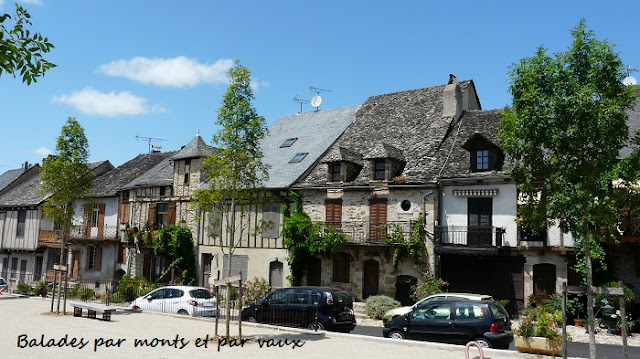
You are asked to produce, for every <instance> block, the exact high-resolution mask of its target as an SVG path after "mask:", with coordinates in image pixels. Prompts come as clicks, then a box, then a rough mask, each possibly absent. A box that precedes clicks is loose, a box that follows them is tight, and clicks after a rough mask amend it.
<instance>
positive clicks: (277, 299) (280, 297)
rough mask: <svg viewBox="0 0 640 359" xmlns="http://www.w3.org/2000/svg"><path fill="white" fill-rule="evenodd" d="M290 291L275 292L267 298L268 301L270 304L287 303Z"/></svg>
mask: <svg viewBox="0 0 640 359" xmlns="http://www.w3.org/2000/svg"><path fill="white" fill-rule="evenodd" d="M288 297H289V293H285V292H275V293H273V294H272V295H271V296H270V297H269V298H267V303H269V304H287V300H288V299H289V298H288Z"/></svg>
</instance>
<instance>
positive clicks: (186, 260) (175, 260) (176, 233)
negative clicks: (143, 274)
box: [153, 226, 196, 285]
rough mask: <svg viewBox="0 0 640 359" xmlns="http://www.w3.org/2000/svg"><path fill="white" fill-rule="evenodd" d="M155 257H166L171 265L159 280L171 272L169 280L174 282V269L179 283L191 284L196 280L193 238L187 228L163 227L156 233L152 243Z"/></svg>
mask: <svg viewBox="0 0 640 359" xmlns="http://www.w3.org/2000/svg"><path fill="white" fill-rule="evenodd" d="M153 250H154V253H155V254H156V255H159V254H164V255H166V256H167V257H168V258H169V260H170V261H171V263H170V264H169V266H168V267H167V269H166V270H165V271H164V273H162V274H161V275H160V278H162V277H164V276H165V274H167V273H169V271H171V273H172V276H171V279H172V280H175V278H174V276H173V273H174V269H178V270H179V271H180V280H179V282H180V283H184V284H186V285H189V284H191V283H192V282H193V281H194V280H195V279H196V257H195V253H194V251H193V237H192V235H191V231H190V230H189V229H188V228H180V226H164V227H162V228H160V231H159V232H158V239H156V240H155V243H154V249H153Z"/></svg>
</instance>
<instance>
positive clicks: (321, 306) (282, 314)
mask: <svg viewBox="0 0 640 359" xmlns="http://www.w3.org/2000/svg"><path fill="white" fill-rule="evenodd" d="M242 320H244V321H248V322H259V323H268V324H275V325H285V326H296V327H307V328H312V329H320V330H324V329H326V330H332V331H339V332H347V333H348V332H350V331H352V330H353V329H354V328H355V327H356V318H355V315H354V313H353V296H352V295H351V293H349V292H347V291H344V290H342V289H339V288H323V287H291V288H280V289H276V290H275V291H273V292H271V293H269V294H267V295H265V296H264V297H262V298H260V299H259V300H258V301H256V302H255V303H249V304H247V305H245V306H244V307H243V308H242Z"/></svg>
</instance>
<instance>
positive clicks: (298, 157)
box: [289, 152, 309, 163]
mask: <svg viewBox="0 0 640 359" xmlns="http://www.w3.org/2000/svg"><path fill="white" fill-rule="evenodd" d="M308 154H309V153H308V152H300V153H296V155H295V156H293V158H292V159H291V161H289V163H298V162H302V160H304V158H305V157H307V155H308Z"/></svg>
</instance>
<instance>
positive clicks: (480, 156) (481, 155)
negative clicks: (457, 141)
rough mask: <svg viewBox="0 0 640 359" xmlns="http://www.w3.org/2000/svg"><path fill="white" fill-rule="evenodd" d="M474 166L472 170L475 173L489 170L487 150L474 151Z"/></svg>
mask: <svg viewBox="0 0 640 359" xmlns="http://www.w3.org/2000/svg"><path fill="white" fill-rule="evenodd" d="M475 154H476V161H475V163H476V166H475V168H474V170H475V171H476V172H481V171H488V170H489V150H476V151H475Z"/></svg>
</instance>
